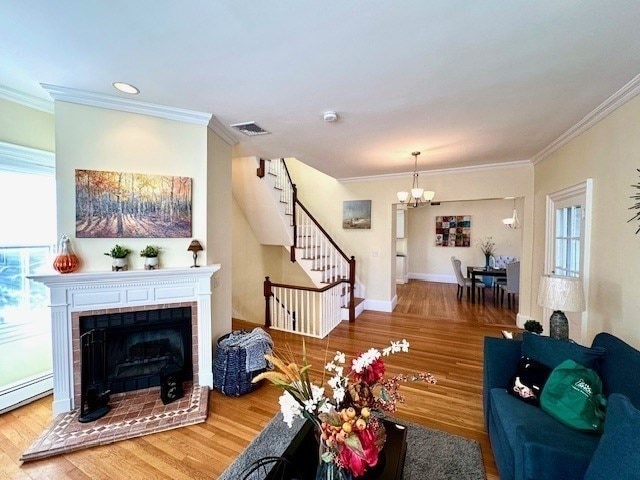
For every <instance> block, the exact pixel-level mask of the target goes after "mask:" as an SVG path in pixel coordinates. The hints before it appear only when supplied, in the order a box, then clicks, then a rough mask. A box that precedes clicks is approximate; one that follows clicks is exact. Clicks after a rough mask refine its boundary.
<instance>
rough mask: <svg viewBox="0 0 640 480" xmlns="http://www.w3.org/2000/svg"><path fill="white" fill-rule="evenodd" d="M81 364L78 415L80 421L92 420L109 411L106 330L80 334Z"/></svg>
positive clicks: (94, 330)
mask: <svg viewBox="0 0 640 480" xmlns="http://www.w3.org/2000/svg"><path fill="white" fill-rule="evenodd" d="M80 344H81V353H82V364H81V383H82V385H81V393H80V415H79V416H78V421H79V422H81V423H87V422H93V421H95V420H97V419H99V418H101V417H103V416H105V415H106V414H107V412H109V410H110V407H109V405H108V404H109V396H110V392H111V391H110V390H107V387H108V384H107V352H106V331H105V330H104V329H93V330H90V331H88V332H86V333H83V334H82V335H81V336H80Z"/></svg>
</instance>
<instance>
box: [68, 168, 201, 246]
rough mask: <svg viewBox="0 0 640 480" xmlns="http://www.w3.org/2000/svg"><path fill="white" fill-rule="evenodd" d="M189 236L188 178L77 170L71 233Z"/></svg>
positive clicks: (89, 235)
mask: <svg viewBox="0 0 640 480" xmlns="http://www.w3.org/2000/svg"><path fill="white" fill-rule="evenodd" d="M190 236H191V179H190V178H187V177H168V176H161V175H143V174H139V173H123V172H100V171H96V170H76V237H78V238H150V237H155V238H187V237H190Z"/></svg>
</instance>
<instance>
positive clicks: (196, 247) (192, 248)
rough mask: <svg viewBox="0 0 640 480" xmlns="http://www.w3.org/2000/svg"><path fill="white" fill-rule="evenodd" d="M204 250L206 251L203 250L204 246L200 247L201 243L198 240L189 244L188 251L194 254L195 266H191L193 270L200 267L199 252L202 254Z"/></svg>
mask: <svg viewBox="0 0 640 480" xmlns="http://www.w3.org/2000/svg"><path fill="white" fill-rule="evenodd" d="M202 250H204V249H203V248H202V245H200V242H199V241H198V240H191V243H190V244H189V247H188V248H187V251H189V252H193V265H191V268H194V267H199V266H200V265H198V263H197V262H198V252H201V251H202Z"/></svg>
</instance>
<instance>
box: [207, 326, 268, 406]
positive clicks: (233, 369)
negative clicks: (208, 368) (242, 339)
mask: <svg viewBox="0 0 640 480" xmlns="http://www.w3.org/2000/svg"><path fill="white" fill-rule="evenodd" d="M235 333H236V334H237V333H238V332H235ZM241 333H245V334H246V333H248V332H241ZM229 335H231V334H230V333H228V334H226V335H224V336H222V337H220V339H219V340H218V348H217V350H216V357H215V360H214V362H213V386H214V387H215V388H216V389H217V390H218V391H220V392H221V393H223V394H224V395H227V396H235V397H239V396H240V395H244V394H245V393H249V392H251V391H252V390H254V389H255V388H256V387H257V386H258V385H257V384H255V383H251V380H253V377H255V376H257V375H259V374H260V373H262V372H264V371H265V369H262V370H256V371H254V372H247V369H246V365H247V352H246V350H245V348H244V347H229V346H220V342H221V341H222V340H224V339H225V338H227V337H228V336H229Z"/></svg>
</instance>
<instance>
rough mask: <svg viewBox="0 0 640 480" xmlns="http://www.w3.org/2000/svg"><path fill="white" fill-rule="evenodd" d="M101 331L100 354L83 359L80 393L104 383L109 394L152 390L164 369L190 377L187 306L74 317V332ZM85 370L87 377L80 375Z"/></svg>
mask: <svg viewBox="0 0 640 480" xmlns="http://www.w3.org/2000/svg"><path fill="white" fill-rule="evenodd" d="M91 331H98V332H104V335H103V338H104V355H103V356H96V355H92V356H88V357H87V359H85V358H83V361H89V362H97V363H98V364H94V365H84V366H83V368H82V375H81V391H85V389H86V388H87V387H89V385H88V384H89V383H90V384H93V385H95V384H104V385H105V386H106V389H107V390H109V391H110V393H111V394H114V393H120V392H128V391H133V390H140V389H144V388H150V387H157V386H160V384H161V377H162V375H163V374H166V372H167V371H170V372H173V373H175V372H178V373H179V376H180V378H182V379H183V380H192V379H193V361H192V336H191V335H192V332H191V307H173V308H163V309H158V310H141V311H137V312H123V313H110V314H100V315H89V316H83V317H80V334H81V335H83V334H84V333H86V332H91ZM85 372H91V375H85Z"/></svg>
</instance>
